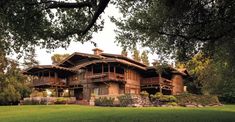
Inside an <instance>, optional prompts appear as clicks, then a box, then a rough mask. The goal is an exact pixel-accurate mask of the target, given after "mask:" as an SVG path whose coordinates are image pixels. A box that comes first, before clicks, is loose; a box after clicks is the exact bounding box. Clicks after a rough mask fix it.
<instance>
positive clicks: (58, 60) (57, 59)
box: [51, 54, 69, 64]
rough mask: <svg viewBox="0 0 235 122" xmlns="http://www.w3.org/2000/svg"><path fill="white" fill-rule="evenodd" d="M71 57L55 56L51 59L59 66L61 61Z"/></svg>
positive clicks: (65, 55) (64, 55) (66, 55)
mask: <svg viewBox="0 0 235 122" xmlns="http://www.w3.org/2000/svg"><path fill="white" fill-rule="evenodd" d="M68 56H69V54H54V55H53V56H52V57H51V60H52V63H53V64H58V63H60V62H61V61H63V60H64V59H66V58H67V57H68Z"/></svg>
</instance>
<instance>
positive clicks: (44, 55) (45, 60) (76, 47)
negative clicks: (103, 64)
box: [36, 5, 156, 65]
mask: <svg viewBox="0 0 235 122" xmlns="http://www.w3.org/2000/svg"><path fill="white" fill-rule="evenodd" d="M109 16H115V17H120V14H119V10H118V9H117V8H115V6H113V5H109V6H108V7H107V8H106V9H105V12H104V13H103V14H102V17H103V18H104V21H105V22H104V28H103V30H102V31H100V32H98V33H94V34H93V39H92V41H94V42H96V43H97V48H100V49H102V50H103V51H104V53H111V54H121V50H122V48H121V47H120V46H118V44H117V43H115V36H116V34H115V32H114V29H116V26H115V24H114V23H112V22H111V21H110V19H109ZM93 48H95V47H94V45H93V44H91V43H90V42H86V43H84V44H81V43H79V42H72V43H71V44H70V46H69V47H68V48H67V49H64V48H58V49H55V50H54V51H51V52H50V53H48V52H47V51H46V49H40V48H39V47H38V48H37V49H36V55H37V58H36V59H37V60H38V61H39V64H40V65H50V64H52V62H51V56H52V55H53V54H55V53H56V54H65V53H68V54H72V53H73V52H83V53H90V54H92V53H93V52H92V49H93ZM139 50H140V51H142V49H141V48H139ZM128 56H129V57H130V53H129V55H128ZM155 57H156V56H153V55H151V54H149V60H150V62H152V61H153V59H155Z"/></svg>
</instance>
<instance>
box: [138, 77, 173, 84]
mask: <svg viewBox="0 0 235 122" xmlns="http://www.w3.org/2000/svg"><path fill="white" fill-rule="evenodd" d="M161 80H162V81H161V82H160V78H159V77H151V78H142V79H141V82H140V83H141V85H143V86H144V85H162V86H172V81H171V80H168V79H166V78H161Z"/></svg>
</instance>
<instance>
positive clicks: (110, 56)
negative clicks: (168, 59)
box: [101, 53, 147, 67]
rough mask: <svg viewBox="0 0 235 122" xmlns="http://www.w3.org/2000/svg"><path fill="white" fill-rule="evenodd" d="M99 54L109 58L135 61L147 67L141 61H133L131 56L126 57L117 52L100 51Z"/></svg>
mask: <svg viewBox="0 0 235 122" xmlns="http://www.w3.org/2000/svg"><path fill="white" fill-rule="evenodd" d="M101 55H102V56H104V57H109V58H118V59H123V60H127V61H129V62H132V63H135V64H137V65H141V66H143V67H147V65H145V64H143V63H141V62H138V61H135V60H133V59H131V58H128V57H127V56H123V55H118V54H109V53H102V54H101Z"/></svg>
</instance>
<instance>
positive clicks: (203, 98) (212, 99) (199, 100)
mask: <svg viewBox="0 0 235 122" xmlns="http://www.w3.org/2000/svg"><path fill="white" fill-rule="evenodd" d="M176 98H177V103H178V104H179V105H182V106H185V105H187V104H200V105H204V106H205V105H218V104H220V102H219V100H218V97H217V96H212V95H195V94H190V93H182V94H180V95H176Z"/></svg>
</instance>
